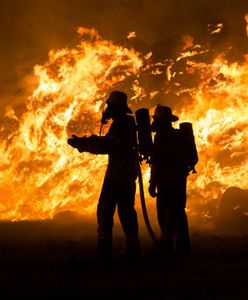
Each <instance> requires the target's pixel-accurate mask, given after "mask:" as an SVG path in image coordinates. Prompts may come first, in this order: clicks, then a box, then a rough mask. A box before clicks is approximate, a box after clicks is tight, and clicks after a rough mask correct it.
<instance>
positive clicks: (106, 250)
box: [68, 91, 140, 260]
mask: <svg viewBox="0 0 248 300" xmlns="http://www.w3.org/2000/svg"><path fill="white" fill-rule="evenodd" d="M106 105H107V107H106V109H105V110H104V111H103V114H102V120H101V123H102V125H103V124H106V123H107V121H108V120H109V119H112V121H113V122H112V124H111V125H110V128H109V130H108V132H107V134H106V135H105V136H97V135H91V136H89V137H82V138H80V137H77V136H75V135H74V136H73V137H72V138H70V139H68V143H69V145H71V146H72V147H75V148H77V149H78V151H79V152H90V153H92V154H108V166H107V171H106V174H105V178H104V182H103V186H102V190H101V194H100V197H99V202H98V206H97V220H98V229H97V255H98V257H99V258H100V259H103V260H105V259H110V258H111V256H112V227H113V216H114V213H115V210H116V207H117V208H118V215H119V218H120V222H121V225H122V228H123V231H124V233H125V237H126V254H127V256H128V257H129V258H138V257H139V254H140V244H139V236H138V221H137V214H136V211H135V208H134V204H135V203H134V201H135V190H136V182H135V181H136V178H137V169H136V161H135V160H136V127H135V120H134V117H133V116H131V115H130V114H131V113H132V111H131V109H130V108H129V107H128V105H127V95H126V94H125V93H123V92H121V91H113V92H111V93H110V95H109V98H108V99H107V101H106Z"/></svg>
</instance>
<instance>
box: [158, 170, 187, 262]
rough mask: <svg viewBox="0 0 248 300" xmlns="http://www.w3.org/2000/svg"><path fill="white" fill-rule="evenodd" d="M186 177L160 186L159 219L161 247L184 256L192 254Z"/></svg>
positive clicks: (168, 181)
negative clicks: (187, 211) (186, 207)
mask: <svg viewBox="0 0 248 300" xmlns="http://www.w3.org/2000/svg"><path fill="white" fill-rule="evenodd" d="M186 181H187V177H186V176H178V177H176V178H168V179H167V180H163V181H162V182H160V183H159V184H158V196H157V217H158V223H159V226H160V229H161V246H162V247H163V248H164V250H166V251H167V252H169V253H170V252H172V250H173V246H174V241H175V247H176V252H177V254H179V255H182V256H188V255H189V254H190V238H189V227H188V220H187V215H186V212H185V206H186Z"/></svg>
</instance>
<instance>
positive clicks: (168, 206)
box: [149, 105, 198, 256]
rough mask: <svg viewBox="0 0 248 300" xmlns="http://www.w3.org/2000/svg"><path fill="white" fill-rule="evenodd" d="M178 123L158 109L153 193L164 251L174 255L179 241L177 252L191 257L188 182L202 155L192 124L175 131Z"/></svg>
mask: <svg viewBox="0 0 248 300" xmlns="http://www.w3.org/2000/svg"><path fill="white" fill-rule="evenodd" d="M177 120H178V117H177V116H175V115H173V114H172V111H171V108H170V107H168V106H162V105H157V106H156V108H155V111H154V116H153V123H152V125H151V127H152V131H153V132H155V136H154V146H153V153H152V157H151V177H150V185H149V193H150V195H151V196H152V197H157V202H156V204H157V218H158V223H159V226H160V229H161V238H160V241H159V243H160V246H161V248H162V249H163V251H165V252H167V253H172V252H173V251H174V242H175V250H176V253H177V254H178V255H182V256H188V255H189V254H190V237H189V228H188V220H187V215H186V212H185V207H186V182H187V176H188V175H189V172H190V171H193V172H195V169H194V166H195V164H196V163H197V161H198V156H197V152H196V147H195V142H194V136H193V131H192V126H191V124H190V123H182V124H180V129H175V128H173V127H172V122H175V121H177ZM190 130H191V134H190V133H189V132H190ZM187 133H189V134H187Z"/></svg>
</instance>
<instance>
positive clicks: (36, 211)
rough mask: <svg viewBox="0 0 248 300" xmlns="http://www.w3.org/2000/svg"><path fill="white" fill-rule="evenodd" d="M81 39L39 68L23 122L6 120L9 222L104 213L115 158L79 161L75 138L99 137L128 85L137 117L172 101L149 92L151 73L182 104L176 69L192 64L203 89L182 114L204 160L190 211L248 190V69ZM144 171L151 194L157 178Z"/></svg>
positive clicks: (0, 208)
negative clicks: (107, 102)
mask: <svg viewBox="0 0 248 300" xmlns="http://www.w3.org/2000/svg"><path fill="white" fill-rule="evenodd" d="M78 33H79V34H80V35H81V41H80V43H79V45H78V46H77V47H76V48H73V49H62V50H57V51H54V50H52V51H50V53H49V60H48V62H47V63H46V64H45V65H43V66H40V65H39V66H36V67H35V70H34V72H35V76H36V77H37V79H38V86H37V88H36V89H35V91H34V92H33V94H32V96H31V97H30V98H29V99H28V101H27V103H26V108H27V110H26V112H25V113H24V114H22V115H21V117H17V116H18V115H17V114H16V112H15V110H14V109H13V108H12V107H10V106H8V107H6V113H5V117H6V118H8V120H9V122H12V123H13V124H14V125H13V127H14V128H15V129H13V131H12V132H9V131H8V130H7V129H6V128H5V127H3V126H2V127H1V128H0V130H1V131H0V132H1V134H0V142H1V144H0V146H1V153H2V159H1V163H0V182H1V186H0V190H1V193H0V197H1V198H0V213H1V215H0V218H1V219H9V220H19V219H44V218H50V217H52V216H53V215H54V214H56V213H57V212H60V211H63V210H74V211H77V212H79V213H81V214H89V213H93V212H95V208H96V202H97V201H96V200H97V198H98V194H99V192H100V187H101V182H102V180H103V176H104V171H105V167H106V157H105V156H100V155H99V156H94V155H91V154H88V153H84V154H79V153H78V152H77V150H74V149H72V148H71V147H69V146H68V145H67V137H68V136H70V135H71V134H72V133H75V134H78V135H84V134H90V133H98V129H99V121H100V118H101V107H102V105H103V103H104V99H105V98H106V96H107V94H108V93H109V91H110V89H112V88H113V87H115V86H117V84H124V82H125V80H126V79H128V80H129V81H128V87H130V86H131V87H132V92H133V94H134V96H132V97H130V100H131V103H130V105H131V106H133V108H136V107H137V106H138V101H144V99H146V101H149V100H151V99H152V98H154V97H156V95H157V94H158V93H159V92H161V91H162V92H164V93H167V92H168V91H167V90H166V89H167V88H168V89H169V87H163V88H162V89H161V91H159V90H157V89H156V90H152V91H151V92H149V93H148V92H146V90H145V88H144V86H142V80H140V78H141V77H142V73H143V72H146V74H147V72H149V73H150V75H152V76H156V75H159V76H161V74H162V73H164V80H165V82H166V78H167V82H168V84H171V85H172V86H173V89H174V93H175V94H176V95H180V94H181V95H182V94H183V93H184V92H185V91H186V90H182V88H181V86H180V83H178V82H173V80H176V79H175V78H176V72H174V71H172V68H173V64H176V63H177V62H179V61H183V60H184V61H185V62H186V70H187V68H190V72H191V73H192V74H193V73H194V72H200V74H201V82H200V84H198V85H196V86H195V87H193V88H189V89H188V90H187V93H188V94H189V95H190V97H185V99H184V102H183V103H181V104H178V105H177V106H176V107H175V110H176V113H177V114H178V115H179V116H180V121H190V122H192V123H193V124H194V131H195V136H196V143H197V147H198V150H199V157H200V162H199V164H198V166H197V170H198V175H197V176H190V177H189V200H190V201H189V211H193V210H194V212H195V211H196V210H197V203H199V202H200V203H202V202H204V203H205V202H208V201H211V200H212V199H213V198H217V197H218V196H219V195H220V194H221V193H223V191H224V190H225V189H226V188H227V187H229V186H233V185H236V186H239V187H241V188H248V175H247V138H248V132H247V125H248V111H247V109H248V107H247V98H248V92H247V86H248V63H247V62H244V63H232V64H230V63H228V62H227V61H225V60H224V59H223V58H216V59H215V60H214V61H213V62H212V63H211V64H206V63H204V62H199V59H198V60H197V61H194V60H193V58H194V57H195V56H197V55H199V54H202V53H206V52H207V51H208V50H207V49H203V48H202V47H201V46H199V45H195V46H193V45H191V44H192V40H190V41H189V42H190V43H188V46H187V51H186V52H185V50H186V48H185V49H183V51H184V52H182V53H181V54H180V55H179V56H178V58H177V59H175V62H171V61H170V62H169V65H166V64H165V63H157V64H155V65H149V59H150V58H151V56H152V53H148V54H147V55H145V56H142V55H141V54H140V53H138V52H136V51H135V50H133V49H128V48H125V47H122V46H118V45H115V44H113V43H112V42H110V41H107V40H104V39H103V38H102V37H101V36H99V34H98V33H97V31H96V30H95V29H85V28H79V29H78ZM158 66H159V72H157V71H156V70H158V69H157V68H158ZM154 68H155V71H154ZM161 70H162V71H161ZM193 70H194V72H193ZM157 73H159V74H157ZM179 74H183V72H179ZM130 82H131V83H130ZM124 86H125V84H124ZM165 99H166V94H165ZM165 101H166V100H165ZM146 104H147V102H146ZM150 106H151V105H149V107H150ZM144 169H145V170H144V180H145V185H146V186H147V182H148V178H149V169H148V167H145V168H144ZM148 203H149V200H148Z"/></svg>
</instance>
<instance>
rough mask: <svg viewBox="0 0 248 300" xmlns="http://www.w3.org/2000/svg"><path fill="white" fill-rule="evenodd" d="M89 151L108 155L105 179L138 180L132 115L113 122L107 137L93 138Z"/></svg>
mask: <svg viewBox="0 0 248 300" xmlns="http://www.w3.org/2000/svg"><path fill="white" fill-rule="evenodd" d="M88 151H89V152H90V153H93V154H108V167H107V171H106V175H105V178H106V179H113V180H120V181H123V180H125V179H128V180H130V179H134V180H135V179H136V177H137V171H136V164H135V153H136V132H135V121H134V118H133V117H132V116H130V115H123V116H122V117H120V118H118V119H116V120H114V121H113V123H112V124H111V125H110V128H109V130H108V132H107V134H106V135H105V136H92V137H91V138H90V142H89V145H88Z"/></svg>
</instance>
